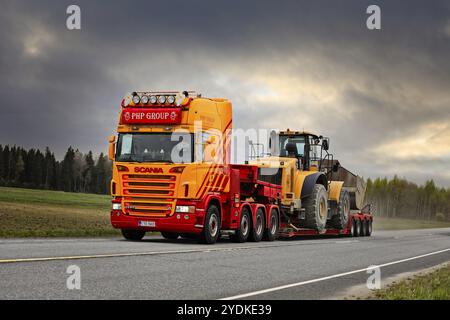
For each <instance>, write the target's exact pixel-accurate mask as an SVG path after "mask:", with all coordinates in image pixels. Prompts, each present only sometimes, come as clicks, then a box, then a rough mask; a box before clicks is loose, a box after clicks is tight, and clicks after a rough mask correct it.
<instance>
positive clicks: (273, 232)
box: [263, 209, 280, 241]
mask: <svg viewBox="0 0 450 320" xmlns="http://www.w3.org/2000/svg"><path fill="white" fill-rule="evenodd" d="M268 222H269V223H268V224H267V225H268V226H270V227H268V228H267V229H266V230H265V231H264V236H263V240H265V241H274V240H275V239H276V238H277V237H278V232H279V229H280V225H279V222H278V212H277V210H275V209H272V211H271V212H270V217H269V221H268Z"/></svg>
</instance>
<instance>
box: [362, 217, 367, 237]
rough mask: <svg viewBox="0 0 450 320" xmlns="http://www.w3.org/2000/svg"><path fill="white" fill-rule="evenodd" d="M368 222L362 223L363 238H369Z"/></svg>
mask: <svg viewBox="0 0 450 320" xmlns="http://www.w3.org/2000/svg"><path fill="white" fill-rule="evenodd" d="M367 227H368V226H367V220H362V221H361V237H366V236H367Z"/></svg>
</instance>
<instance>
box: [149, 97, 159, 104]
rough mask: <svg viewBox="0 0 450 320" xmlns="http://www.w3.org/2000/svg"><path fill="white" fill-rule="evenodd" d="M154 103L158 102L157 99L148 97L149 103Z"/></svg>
mask: <svg viewBox="0 0 450 320" xmlns="http://www.w3.org/2000/svg"><path fill="white" fill-rule="evenodd" d="M156 102H158V99H157V98H156V96H150V103H153V104H155V103H156Z"/></svg>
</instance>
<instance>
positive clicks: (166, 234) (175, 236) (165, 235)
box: [161, 231, 180, 240]
mask: <svg viewBox="0 0 450 320" xmlns="http://www.w3.org/2000/svg"><path fill="white" fill-rule="evenodd" d="M161 235H162V236H163V238H164V239H167V240H177V239H178V237H179V236H180V235H179V234H178V233H175V232H163V231H161Z"/></svg>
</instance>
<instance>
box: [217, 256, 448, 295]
mask: <svg viewBox="0 0 450 320" xmlns="http://www.w3.org/2000/svg"><path fill="white" fill-rule="evenodd" d="M447 251H450V248H448V249H444V250H439V251H434V252H430V253H427V254H422V255H420V256H415V257H411V258H406V259H402V260H397V261H392V262H388V263H383V264H379V265H377V266H378V267H380V268H382V267H387V266H391V265H394V264H399V263H402V262H406V261H411V260H416V259H420V258H424V257H428V256H432V255H436V254H439V253H443V252H447ZM366 271H367V268H364V269H358V270H353V271H348V272H344V273H338V274H334V275H331V276H327V277H322V278H317V279H312V280H307V281H301V282H296V283H291V284H286V285H283V286H278V287H274V288H269V289H264V290H258V291H253V292H248V293H244V294H238V295H235V296H231V297H226V298H222V299H219V300H236V299H242V298H247V297H252V296H257V295H260V294H264V293H269V292H274V291H279V290H283V289H288V288H293V287H299V286H303V285H306V284H311V283H316V282H320V281H325V280H330V279H335V278H340V277H344V276H348V275H351V274H355V273H360V272H366Z"/></svg>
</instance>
